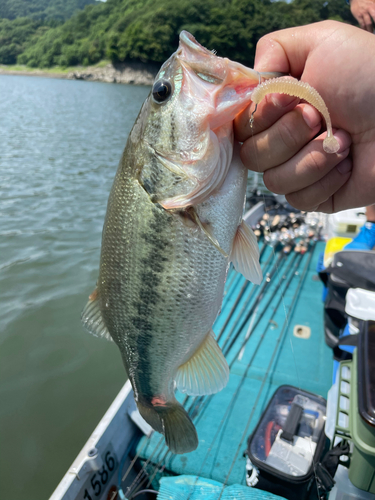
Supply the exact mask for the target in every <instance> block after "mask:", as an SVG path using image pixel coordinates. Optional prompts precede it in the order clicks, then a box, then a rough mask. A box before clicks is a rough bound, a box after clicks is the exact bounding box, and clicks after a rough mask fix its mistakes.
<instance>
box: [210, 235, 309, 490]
mask: <svg viewBox="0 0 375 500" xmlns="http://www.w3.org/2000/svg"><path fill="white" fill-rule="evenodd" d="M315 245H316V240H314V243H313V245H312V248H311V251H310V255H309V257H308V259H307V262H306V264H305V267H304V269H303V271H302V274H301V278H300V281H299V283H298V286H297V289H296V291H295V293H294V296H293V299H292V302H291V304H290V307H289V312H288V313H289V315H291V314H292V313H293V309H294V306H295V304H296V302H297V297H298V295H299V292H300V289H301V287H302V284H303V282H304V280H305V277H306V273H307V269H308V267H309V265H310V262H311V259H312V256H313V253H314V252H313V250H314V247H315ZM288 313H287V314H286V317H285V321H284V324H283V328H282V330H281V332H280V334H279V337H278V338H277V340H276V345H275V348H274V350H273V353H272V356H271V359H270V362H269V363H268V367H267V370H266V373H265V375H264V377H263V380H262V385H261V387H260V389H259V391H258V395H257V398H256V400H255V402H254V405H253V408H252V410H251V413H250V416H249V418H248V421H247V424H246V427H245V429H244V432H243V433H242V437H241V441H240V443H239V445H238V447H237V450H236V454H235V456H234V458H233V460H232V463H231V466H230V468H229V472H228V474H227V476H226V478H225V480H224V483H223V487H222V489H221V492H220V495H219V499H218V500H220V499H221V497H222V493H223V491H224V488H225V486H226V484H227V482H228V480H229V477H230V475H231V473H232V470H233V467H234V464H235V461H236V460H237V457H238V454H239V452H240V450H241V447H242V443H243V441H244V439H245V438H246V436H247V434H248V429H249V426H250V423H251V420H252V418H253V415H254V411H255V408H256V406H257V404H258V402H259V399H260V396H261V393H262V391H263V387H264V385H265V383H266V381H267V378H268V375H269V372H270V369H271V366H272V364H273V362H274V359H275V357H276V354H277V351H278V347H279V344H280V342H281V340H282V338H283V337H284V333H285V331H286V330H287V327H288V325H289V321H288Z"/></svg>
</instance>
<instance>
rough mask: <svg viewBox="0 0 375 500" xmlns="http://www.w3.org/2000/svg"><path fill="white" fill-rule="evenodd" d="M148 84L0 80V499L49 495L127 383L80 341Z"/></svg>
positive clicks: (88, 340)
mask: <svg viewBox="0 0 375 500" xmlns="http://www.w3.org/2000/svg"><path fill="white" fill-rule="evenodd" d="M148 92H149V88H147V87H138V86H127V85H109V84H105V83H91V82H82V81H69V80H55V79H47V78H35V77H26V76H25V77H23V76H8V75H3V76H0V454H1V467H0V498H1V499H6V500H23V499H25V500H26V499H27V500H42V499H45V498H48V497H49V495H50V494H51V493H52V492H53V490H54V488H55V487H56V486H57V484H58V482H59V481H60V479H61V478H62V476H63V475H64V473H65V472H66V470H67V469H68V467H69V466H70V464H71V463H72V461H73V460H74V458H75V457H76V455H77V453H78V452H79V450H80V449H81V447H82V446H83V444H84V443H85V441H86V439H87V438H88V437H89V435H90V434H91V432H92V431H93V429H94V427H95V426H96V424H97V423H98V421H99V420H100V418H101V417H102V415H103V413H104V412H105V410H106V409H107V407H108V406H109V404H110V403H111V401H112V400H113V399H114V397H115V396H116V394H117V392H118V391H119V389H120V388H121V386H122V385H123V383H124V382H125V371H124V368H123V366H122V362H121V359H120V354H119V351H118V349H117V348H116V346H115V345H113V344H110V343H108V342H106V341H102V340H99V339H97V338H94V337H92V336H90V335H89V334H87V333H85V331H84V330H83V328H82V327H81V324H80V312H81V309H82V308H83V306H84V304H85V302H86V300H87V297H88V295H89V294H90V293H91V292H92V291H93V289H94V287H95V281H96V278H97V270H98V263H99V251H100V239H101V231H102V226H103V220H104V214H105V210H106V203H107V198H108V194H109V190H110V187H111V184H112V180H113V177H114V174H115V171H116V168H117V165H118V162H119V159H120V156H121V153H122V150H123V148H124V146H125V142H126V138H127V136H128V133H129V131H130V129H131V127H132V125H133V123H134V120H135V118H136V116H137V114H138V111H139V109H140V106H141V104H142V102H143V101H144V99H145V97H146V95H147V94H148Z"/></svg>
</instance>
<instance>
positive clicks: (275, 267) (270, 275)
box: [221, 252, 285, 356]
mask: <svg viewBox="0 0 375 500" xmlns="http://www.w3.org/2000/svg"><path fill="white" fill-rule="evenodd" d="M284 257H285V254H284V252H280V253H279V256H278V258H277V260H276V262H275V263H274V265H273V268H272V269H271V271H270V272H269V273H267V275H266V278H265V280H264V281H263V283H262V285H261V286H260V289H259V292H258V296H257V298H256V300H255V301H254V303H253V305H252V306H251V308H250V310H249V311H248V313H247V314H246V316H245V318H244V319H243V320H242V323H241V325H240V328H239V330H237V333H236V334H235V335H234V337H233V338H232V340H231V341H230V344H229V346H228V347H227V348H226V350H224V349H225V346H226V345H227V343H228V342H229V339H230V337H231V335H232V333H233V331H234V329H235V328H236V327H237V325H238V322H239V321H240V317H241V313H242V311H241V313H240V314H239V315H238V316H237V320H236V322H235V323H234V325H233V326H232V328H231V330H230V332H229V334H228V336H227V337H226V339H225V341H224V343H223V345H222V347H221V349H222V351H223V354H224V356H226V354H227V353H228V352H229V351H230V349H231V347H232V346H233V344H234V342H235V341H236V340H237V338H238V337H239V335H240V333H241V330H242V328H243V326H244V325H245V324H246V323H247V321H248V320H249V318H250V317H251V315H252V314H253V312H254V311H255V309H256V307H257V306H258V305H259V303H260V301H261V300H262V298H263V296H264V291H265V289H266V288H267V287H268V285H269V283H271V281H272V279H273V276H274V274H275V273H276V271H277V270H278V268H279V266H280V263H281V261H282V260H283V258H284ZM245 307H246V305H245Z"/></svg>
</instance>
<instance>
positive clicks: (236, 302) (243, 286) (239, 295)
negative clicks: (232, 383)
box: [216, 244, 272, 343]
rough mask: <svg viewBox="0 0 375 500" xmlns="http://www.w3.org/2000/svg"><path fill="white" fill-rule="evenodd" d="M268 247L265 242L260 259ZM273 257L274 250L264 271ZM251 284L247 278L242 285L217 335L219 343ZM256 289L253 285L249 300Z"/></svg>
mask: <svg viewBox="0 0 375 500" xmlns="http://www.w3.org/2000/svg"><path fill="white" fill-rule="evenodd" d="M266 247H267V244H263V246H262V249H261V254H260V256H259V260H260V257H261V255H263V253H264V250H265V248H266ZM271 258H272V252H270V254H269V256H268V258H267V260H266V262H265V264H264V266H263V271H265V270H266V269H267V267H268V264H269V262H270V260H271ZM250 284H251V282H250V281H248V280H245V283H244V284H243V285H242V288H241V290H240V293H239V294H238V297H237V299H236V301H235V303H234V305H233V306H232V308H231V310H230V311H229V314H228V316H227V319H226V320H225V323H224V325H223V326H222V328H221V330H220V333H219V335H218V336H217V339H216V342H217V343H219V340H220V339H221V337H222V335H223V333H224V331H225V329H226V327H227V326H228V323H229V321H230V320H231V317H232V313H233V311H234V310H235V309H236V307H237V305H238V303H239V302H240V300H241V298H242V296H243V294H244V293H245V291H246V289H247V288H248V286H249V285H250ZM255 290H256V287H255V286H254V285H253V288H252V290H251V292H250V295H249V297H248V300H247V301H249V300H250V299H251V298H252V295H253V294H254V292H255ZM223 310H224V307H223Z"/></svg>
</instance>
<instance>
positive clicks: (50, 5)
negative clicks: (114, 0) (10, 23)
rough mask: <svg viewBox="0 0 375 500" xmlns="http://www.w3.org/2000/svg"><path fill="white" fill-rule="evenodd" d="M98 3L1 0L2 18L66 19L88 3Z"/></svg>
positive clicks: (0, 16) (88, 2)
mask: <svg viewBox="0 0 375 500" xmlns="http://www.w3.org/2000/svg"><path fill="white" fill-rule="evenodd" d="M93 3H98V2H97V1H96V0H1V1H0V18H5V19H11V20H12V19H16V18H17V17H28V18H30V19H33V20H36V19H41V20H43V21H51V20H53V19H54V20H58V21H66V20H67V19H69V18H70V17H72V15H73V14H74V13H75V12H76V11H77V10H82V9H84V8H85V6H86V5H89V4H93Z"/></svg>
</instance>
